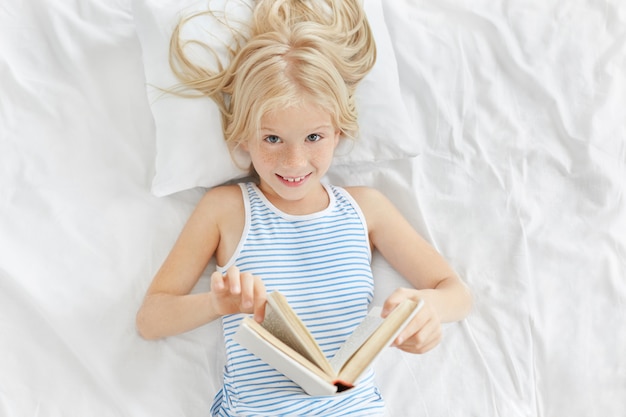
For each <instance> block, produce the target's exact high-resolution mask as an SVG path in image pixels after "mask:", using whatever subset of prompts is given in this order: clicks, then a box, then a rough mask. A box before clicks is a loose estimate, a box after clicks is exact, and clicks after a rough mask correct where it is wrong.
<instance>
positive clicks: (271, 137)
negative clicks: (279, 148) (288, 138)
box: [265, 135, 280, 143]
mask: <svg viewBox="0 0 626 417" xmlns="http://www.w3.org/2000/svg"><path fill="white" fill-rule="evenodd" d="M265 141H266V142H268V143H278V142H280V138H279V137H278V136H275V135H269V136H267V137H266V138H265Z"/></svg>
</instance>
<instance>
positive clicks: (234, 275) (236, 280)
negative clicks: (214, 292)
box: [226, 265, 241, 294]
mask: <svg viewBox="0 0 626 417" xmlns="http://www.w3.org/2000/svg"><path fill="white" fill-rule="evenodd" d="M226 275H227V277H228V286H229V290H230V293H231V294H240V293H241V275H240V273H239V268H237V267H236V266H234V265H233V266H231V267H230V268H228V270H227V271H226Z"/></svg>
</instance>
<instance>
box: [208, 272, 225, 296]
mask: <svg viewBox="0 0 626 417" xmlns="http://www.w3.org/2000/svg"><path fill="white" fill-rule="evenodd" d="M225 289H226V284H225V283H224V276H223V275H222V273H221V272H219V271H215V272H213V273H212V274H211V291H213V292H216V293H219V292H224V291H225Z"/></svg>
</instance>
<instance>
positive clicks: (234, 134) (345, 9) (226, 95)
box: [170, 0, 376, 149]
mask: <svg viewBox="0 0 626 417" xmlns="http://www.w3.org/2000/svg"><path fill="white" fill-rule="evenodd" d="M206 13H209V14H210V13H211V12H210V11H209V12H206ZM202 14H205V13H204V12H203V13H200V14H195V15H191V16H189V17H187V18H184V19H182V20H181V21H180V22H179V23H178V25H177V26H176V28H175V31H174V33H173V35H172V38H171V44H170V65H171V67H172V70H173V71H174V73H175V74H176V76H177V77H178V78H179V79H180V81H181V83H182V85H183V86H184V87H185V88H190V89H193V90H197V91H198V92H200V93H201V95H203V96H208V97H210V98H212V99H213V100H214V101H215V102H216V103H217V105H218V107H219V109H220V112H221V114H222V128H223V131H224V138H225V140H226V142H227V143H228V144H229V146H230V148H231V149H233V148H235V147H236V146H237V145H238V144H239V143H240V142H241V141H242V140H245V139H246V138H249V137H251V135H254V134H255V133H256V131H257V130H258V128H259V124H260V120H261V118H262V117H263V115H265V114H266V113H267V112H269V111H272V110H273V109H277V108H281V107H288V106H292V105H298V104H301V103H302V102H303V101H307V102H309V103H313V104H315V105H317V106H319V107H320V108H323V109H325V110H327V111H329V112H330V114H331V118H332V120H333V122H334V124H335V127H336V128H337V129H339V130H340V132H341V134H342V136H348V137H355V136H356V133H357V131H358V123H357V109H356V104H355V97H354V93H355V90H356V87H357V85H358V84H359V82H360V81H361V80H362V79H363V77H365V75H366V74H367V73H368V72H369V70H370V69H371V68H372V66H373V65H374V62H375V60H376V47H375V43H374V38H373V36H372V33H371V30H370V27H369V24H368V22H367V19H366V17H365V12H364V11H363V8H362V6H361V4H360V1H358V0H258V1H257V2H256V4H255V6H254V9H253V15H252V19H251V21H250V22H249V26H248V28H249V30H248V31H241V30H233V39H234V46H233V47H231V48H230V50H229V55H230V57H229V58H230V60H229V62H228V63H227V64H226V65H222V64H221V63H220V62H219V61H218V62H217V69H210V68H207V67H206V66H202V65H199V64H198V63H194V62H193V60H192V59H190V58H189V57H188V56H186V54H185V46H186V42H188V41H183V40H181V36H180V31H181V28H182V26H183V25H185V24H186V23H187V22H189V20H191V19H193V18H195V17H197V16H199V15H202ZM215 56H217V54H215Z"/></svg>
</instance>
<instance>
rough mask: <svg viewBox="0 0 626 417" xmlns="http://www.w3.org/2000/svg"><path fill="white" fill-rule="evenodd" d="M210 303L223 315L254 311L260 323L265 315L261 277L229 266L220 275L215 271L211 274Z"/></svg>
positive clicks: (264, 296) (263, 287) (265, 295)
mask: <svg viewBox="0 0 626 417" xmlns="http://www.w3.org/2000/svg"><path fill="white" fill-rule="evenodd" d="M210 296H211V303H212V304H213V307H214V309H215V311H216V312H217V313H218V314H219V315H221V316H224V315H226V314H235V313H254V319H255V320H256V321H257V322H259V323H261V322H262V321H263V318H264V317H265V302H266V301H267V294H266V292H265V285H264V284H263V281H262V280H261V278H259V277H258V276H256V275H252V274H251V273H249V272H243V273H242V272H240V271H239V268H237V267H236V266H231V267H230V268H228V270H227V271H226V274H224V275H222V274H221V273H220V272H218V271H215V272H214V273H213V274H212V275H211V292H210Z"/></svg>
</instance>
